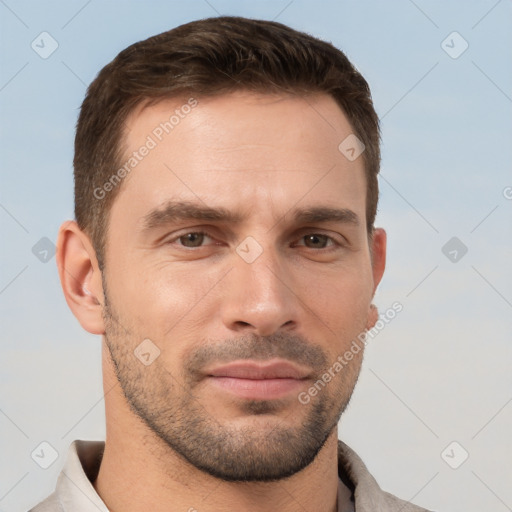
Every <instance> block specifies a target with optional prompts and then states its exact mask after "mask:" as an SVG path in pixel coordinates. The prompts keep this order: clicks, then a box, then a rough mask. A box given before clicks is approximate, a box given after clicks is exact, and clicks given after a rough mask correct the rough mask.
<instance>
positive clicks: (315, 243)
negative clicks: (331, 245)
mask: <svg viewBox="0 0 512 512" xmlns="http://www.w3.org/2000/svg"><path fill="white" fill-rule="evenodd" d="M303 239H304V245H305V246H306V247H309V248H310V249H324V248H325V247H326V246H327V244H328V242H329V240H330V237H328V236H327V235H320V234H312V235H306V236H305V237H303Z"/></svg>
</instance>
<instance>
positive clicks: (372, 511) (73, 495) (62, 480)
mask: <svg viewBox="0 0 512 512" xmlns="http://www.w3.org/2000/svg"><path fill="white" fill-rule="evenodd" d="M104 448H105V442H104V441H82V440H76V441H73V442H72V443H71V445H70V446H69V450H68V454H67V459H66V462H65V464H64V468H63V469H62V471H61V473H60V475H59V478H58V480H57V485H56V487H55V491H54V492H53V493H52V494H51V495H50V496H48V498H46V499H45V500H44V501H42V502H41V503H39V505H36V506H35V507H34V508H32V509H31V510H30V511H29V512H98V511H99V512H109V510H108V508H107V507H106V505H105V503H103V501H102V499H101V498H100V497H99V495H98V493H97V492H96V490H95V489H94V487H93V485H92V482H94V480H95V479H96V477H97V475H98V471H99V469H100V464H101V459H102V457H103V451H104ZM338 473H339V475H340V480H339V485H338V512H377V511H378V512H429V511H428V510H426V509H424V508H420V507H418V506H416V505H412V504H411V503H409V502H406V501H403V500H401V499H399V498H397V497H395V496H393V495H391V494H389V493H387V492H384V491H382V490H381V488H380V487H379V485H378V484H377V482H376V480H375V479H374V478H373V476H372V475H371V474H370V473H369V472H368V470H367V469H366V466H365V465H364V463H363V461H362V460H361V459H360V458H359V457H358V455H357V454H356V453H355V452H354V451H353V450H352V449H351V448H349V447H348V446H347V445H346V444H345V443H343V442H342V441H339V442H338ZM342 481H343V483H342Z"/></svg>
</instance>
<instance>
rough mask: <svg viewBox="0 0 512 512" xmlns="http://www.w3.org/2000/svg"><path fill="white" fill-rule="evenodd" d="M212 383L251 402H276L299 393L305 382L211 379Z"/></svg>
mask: <svg viewBox="0 0 512 512" xmlns="http://www.w3.org/2000/svg"><path fill="white" fill-rule="evenodd" d="M209 380H210V382H211V383H212V384H213V385H215V386H217V387H219V388H221V389H222V390H224V391H228V392H230V393H232V394H234V395H237V396H239V397H242V398H247V399H250V400H274V399H277V398H282V397H284V396H286V395H288V394H290V393H291V392H293V391H296V392H297V391H298V390H299V389H300V388H301V387H302V386H303V385H304V382H303V381H302V380H298V379H240V378H235V377H210V378H209Z"/></svg>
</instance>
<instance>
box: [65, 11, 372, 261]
mask: <svg viewBox="0 0 512 512" xmlns="http://www.w3.org/2000/svg"><path fill="white" fill-rule="evenodd" d="M238 90H247V91H254V92H263V93H291V94H314V93H326V94H329V95H330V96H332V97H333V98H334V99H335V100H336V102H337V104H338V105H339V106H340V108H341V109H342V110H343V112H344V113H345V115H346V116H347V117H348V120H349V121H350V123H351V126H352V129H353V130H354V133H355V135H356V136H357V137H358V138H359V139H360V140H361V141H362V142H363V143H364V145H365V151H364V153H363V158H364V163H365V171H366V181H367V195H366V221H367V230H368V233H369V234H370V233H371V232H372V231H373V224H374V221H375V215H376V212H377V202H378V196H379V191H378V180H377V174H378V172H379V167H380V148H379V143H380V134H379V119H378V116H377V114H376V112H375V110H374V108H373V103H372V99H371V94H370V89H369V87H368V84H367V82H366V80H365V79H364V78H363V77H362V76H361V74H360V73H359V72H358V71H357V70H356V69H355V67H354V66H353V65H352V64H351V63H350V61H349V60H348V59H347V57H346V56H345V54H344V53H343V52H341V51H340V50H338V49H337V48H335V47H334V46H333V45H332V44H330V43H327V42H325V41H322V40H320V39H317V38H315V37H312V36H310V35H308V34H306V33H303V32H298V31H296V30H293V29H292V28H290V27H287V26H285V25H282V24H281V23H276V22H273V21H265V20H254V19H247V18H241V17H234V16H222V17H215V18H207V19H202V20H198V21H193V22H191V23H187V24H185V25H181V26H179V27H176V28H174V29H172V30H170V31H168V32H164V33H162V34H159V35H156V36H153V37H150V38H149V39H146V40H144V41H140V42H138V43H135V44H133V45H131V46H129V47H128V48H126V49H125V50H123V51H122V52H121V53H119V55H118V56H117V57H116V58H115V59H114V60H113V61H112V62H110V63H109V64H108V65H106V66H105V67H104V68H103V69H102V70H101V71H100V72H99V74H98V76H97V77H96V79H95V80H94V81H93V82H92V83H91V85H90V86H89V88H88V90H87V94H86V97H85V99H84V101H83V103H82V107H81V110H80V116H79V118H78V123H77V129H76V137H75V157H74V162H73V163H74V176H75V217H76V221H77V223H78V225H79V226H80V228H81V229H82V230H83V231H85V232H86V233H87V234H88V235H89V236H90V237H91V240H92V243H93V246H94V248H95V251H96V254H97V257H98V261H99V264H100V268H103V263H104V261H103V257H104V248H105V242H106V236H107V228H108V217H109V211H110V207H111V205H112V202H113V201H114V199H115V197H116V196H117V194H118V193H119V190H120V188H121V187H115V188H113V189H112V190H111V191H110V192H109V193H108V194H106V195H105V197H104V198H102V199H97V196H96V195H95V193H94V190H95V189H97V187H101V185H102V184H104V183H106V182H107V181H108V180H109V178H110V177H111V176H112V174H113V172H115V170H116V169H117V168H118V167H119V166H120V165H121V162H122V156H123V147H122V137H123V133H124V127H125V122H126V119H127V117H128V115H129V114H130V113H131V112H132V111H133V110H134V109H135V107H136V106H138V105H140V104H142V103H143V102H146V101H149V102H155V101H159V100H161V99H162V100H163V99H168V98H169V99H170V98H174V97H181V96H183V95H185V94H189V95H193V96H194V97H196V98H197V97H199V98H200V97H201V96H203V97H205V96H213V95H218V94H227V93H230V92H234V91H238ZM340 142H341V141H340Z"/></svg>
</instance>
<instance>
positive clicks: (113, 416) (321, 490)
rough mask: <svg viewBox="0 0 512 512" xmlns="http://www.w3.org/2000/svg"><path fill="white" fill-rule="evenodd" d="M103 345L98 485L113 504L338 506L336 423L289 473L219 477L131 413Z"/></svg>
mask: <svg viewBox="0 0 512 512" xmlns="http://www.w3.org/2000/svg"><path fill="white" fill-rule="evenodd" d="M105 352H106V349H105V347H104V348H103V365H104V388H105V393H106V395H105V407H106V420H107V424H106V425H107V436H106V443H105V451H104V454H103V459H102V462H101V466H100V470H99V474H98V477H97V479H96V480H95V481H94V482H93V485H94V488H95V489H96V492H97V493H98V494H99V496H100V497H101V499H102V500H103V501H104V502H105V504H106V506H107V508H108V509H109V510H110V511H111V512H135V511H139V510H152V511H153V512H164V511H165V512H172V511H174V510H176V511H190V512H193V511H194V510H195V511H199V512H214V511H215V512H220V511H224V510H225V511H228V510H229V511H232V510H244V511H247V512H256V511H257V512H267V511H268V512H271V511H272V512H273V511H275V510H280V512H295V511H302V510H316V511H322V512H324V511H325V512H335V511H336V510H337V508H336V501H337V492H338V463H337V440H338V437H337V434H338V433H337V429H334V430H333V432H331V435H330V436H329V438H328V440H327V442H326V443H325V445H324V446H323V448H322V449H321V450H320V452H319V454H318V456H317V457H316V458H315V460H314V461H313V462H312V463H311V464H310V465H309V466H308V467H306V468H305V469H303V470H302V471H300V472H299V473H297V474H295V475H293V476H292V477H289V478H287V479H285V480H280V481H277V482H265V483H259V482H256V483H252V482H251V483H239V482H226V481H223V480H219V479H217V478H215V477H212V476H210V475H208V474H206V473H204V472H202V471H200V470H198V469H197V468H195V467H193V466H192V465H190V464H189V463H188V462H187V461H185V460H184V459H183V458H182V457H180V456H179V455H178V454H176V453H175V452H174V450H172V449H171V448H170V447H169V446H168V445H167V444H166V443H164V442H163V441H162V440H161V439H160V438H159V437H158V436H156V435H155V434H154V433H153V432H152V431H150V430H149V429H148V427H147V426H146V425H145V424H144V423H143V422H142V421H141V420H140V419H139V418H138V417H137V416H136V415H134V414H133V412H132V411H131V410H130V409H129V406H128V405H127V403H126V400H125V398H124V395H123V393H122V390H121V388H120V386H119V384H118V383H117V380H116V378H115V374H114V372H113V368H112V367H111V366H110V365H111V363H110V362H109V358H108V356H107V354H106V353H105ZM107 352H108V351H107ZM109 390H110V391H109Z"/></svg>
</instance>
